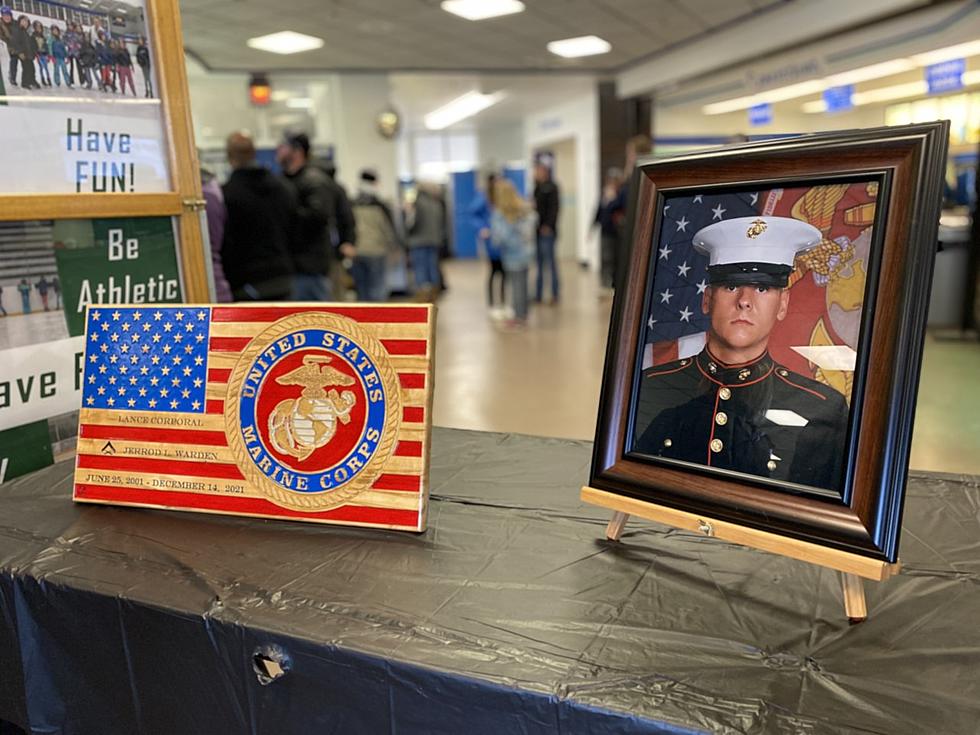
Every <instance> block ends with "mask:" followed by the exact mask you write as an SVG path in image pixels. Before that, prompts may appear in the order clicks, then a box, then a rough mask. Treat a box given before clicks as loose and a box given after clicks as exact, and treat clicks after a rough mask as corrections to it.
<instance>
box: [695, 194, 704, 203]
mask: <svg viewBox="0 0 980 735" xmlns="http://www.w3.org/2000/svg"><path fill="white" fill-rule="evenodd" d="M703 197H704V194H698V195H697V196H695V197H694V200H693V201H694V204H701V201H702V198H703Z"/></svg>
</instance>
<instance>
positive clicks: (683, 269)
mask: <svg viewBox="0 0 980 735" xmlns="http://www.w3.org/2000/svg"><path fill="white" fill-rule="evenodd" d="M689 270H691V266H689V265H688V264H687V261H686V260H685V261H684V262H683V263H682V264H681V265H679V266H677V275H679V276H686V275H687V272H688V271H689Z"/></svg>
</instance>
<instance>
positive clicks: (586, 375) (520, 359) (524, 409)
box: [434, 261, 980, 474]
mask: <svg viewBox="0 0 980 735" xmlns="http://www.w3.org/2000/svg"><path fill="white" fill-rule="evenodd" d="M446 274H447V275H446V278H447V281H448V283H449V285H450V289H449V291H448V292H447V293H446V294H445V296H444V297H443V298H442V299H441V300H440V302H439V316H438V336H437V342H436V393H435V410H434V422H435V423H436V424H437V425H439V426H452V427H459V428H467V429H483V430H489V431H514V432H521V433H526V434H538V435H542V436H559V437H569V438H576V439H592V438H593V436H594V432H595V419H596V406H597V403H598V399H599V383H600V380H601V378H602V364H603V360H604V356H605V345H606V332H607V329H608V324H609V311H610V307H611V301H610V300H609V299H608V298H602V297H601V296H600V292H599V288H598V284H597V283H596V278H595V275H594V273H592V272H589V271H584V270H580V269H579V268H578V267H577V266H575V265H574V264H572V263H566V264H565V265H564V267H563V272H562V276H563V283H562V287H563V289H564V292H563V294H562V303H561V304H560V305H559V306H540V307H537V308H536V309H535V310H534V311H533V313H532V315H531V320H530V324H529V326H528V328H527V329H526V330H524V331H522V332H501V331H499V330H498V329H496V328H495V327H494V325H493V323H492V322H491V320H490V319H489V317H488V315H487V310H486V296H485V288H486V286H485V270H484V266H483V265H482V264H481V263H476V262H468V261H463V262H450V263H447V264H446ZM911 465H912V467H913V468H916V469H928V470H936V471H942V472H964V473H970V474H980V343H977V342H958V341H945V340H940V339H936V338H934V337H932V336H931V335H930V336H929V337H927V340H926V350H925V358H924V360H923V371H922V380H921V383H920V388H919V402H918V408H917V413H916V423H915V434H914V438H913V442H912V460H911Z"/></svg>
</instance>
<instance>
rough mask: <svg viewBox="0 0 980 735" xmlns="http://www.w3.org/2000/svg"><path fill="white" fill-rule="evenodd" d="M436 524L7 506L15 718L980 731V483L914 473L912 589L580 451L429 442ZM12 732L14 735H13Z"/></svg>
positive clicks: (203, 726) (34, 488)
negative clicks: (648, 501) (628, 482)
mask: <svg viewBox="0 0 980 735" xmlns="http://www.w3.org/2000/svg"><path fill="white" fill-rule="evenodd" d="M432 446H433V454H432V500H431V505H430V515H429V530H428V531H427V532H426V533H424V534H420V535H413V534H405V533H397V532H390V533H387V532H381V533H379V532H369V531H363V530H358V529H353V528H340V527H326V526H316V525H304V524H299V523H290V522H284V521H262V520H254V519H244V518H232V517H225V516H209V515H195V514H186V513H169V512H162V511H148V510H138V509H126V508H110V507H98V506H76V505H73V504H72V502H71V499H70V498H71V471H72V467H71V463H62V464H59V465H56V466H54V467H51V468H49V469H47V470H43V471H41V472H38V473H35V474H33V475H31V476H28V477H25V478H21V479H18V480H15V481H13V482H11V483H9V484H5V485H3V486H2V487H0V721H7V722H8V723H13V724H14V725H17V726H19V727H21V728H24V729H25V730H26V731H28V732H31V733H38V734H40V733H45V734H49V733H50V734H54V733H58V734H60V735H73V734H76V733H79V734H85V735H87V734H89V733H92V734H96V735H108V734H111V733H125V734H126V735H133V734H134V733H144V734H156V733H161V734H167V735H170V734H175V733H179V734H180V735H191V734H193V733H202V734H209V735H210V734H222V735H223V734H225V733H230V734H234V733H254V734H265V733H270V734H271V733H275V734H276V735H286V734H289V733H304V734H306V733H317V734H319V733H397V734H398V735H402V734H405V733H465V734H466V735H478V734H482V733H495V734H497V733H555V732H558V733H626V732H644V733H659V732H691V731H694V732H701V731H705V732H722V733H727V732H738V733H742V732H751V733H755V732H758V733H763V732H765V733H783V732H785V733H800V732H804V733H870V732H883V733H884V732H890V733H895V732H941V733H947V734H948V733H967V732H976V729H977V723H978V722H980V625H978V623H977V621H978V620H980V584H978V582H980V484H978V480H977V479H976V478H972V477H964V476H952V475H933V474H915V473H914V474H913V476H912V478H911V481H910V486H909V498H908V502H907V507H906V514H905V519H906V520H905V530H904V533H903V539H902V545H901V549H902V561H903V570H902V572H901V574H900V575H899V576H897V577H895V578H893V579H890V580H888V581H887V582H884V583H881V584H871V583H868V584H867V594H868V607H869V619H868V621H867V622H865V623H863V624H861V625H857V626H850V625H848V623H847V620H846V618H845V616H844V614H843V608H842V601H841V591H840V582H839V577H838V574H837V573H835V572H832V571H829V570H825V569H821V568H818V567H813V566H809V565H807V564H803V563H801V562H796V561H793V560H789V559H785V558H782V557H778V556H774V555H771V554H766V553H763V552H759V551H754V550H751V549H745V548H741V547H737V546H735V545H731V544H727V543H725V542H721V541H718V540H716V539H706V538H702V537H698V536H696V535H694V534H690V533H686V532H682V531H677V530H672V529H668V528H666V527H663V526H659V525H656V524H652V523H648V522H645V521H640V520H633V521H631V522H630V524H629V525H628V526H627V530H626V533H625V535H624V537H623V541H622V543H618V544H617V543H612V542H607V541H605V540H604V538H603V531H604V527H605V524H606V521H607V520H608V512H606V511H603V510H601V509H598V508H593V507H590V506H586V505H583V504H581V503H580V502H579V501H578V490H579V487H580V486H581V485H582V484H583V483H584V482H585V481H586V479H587V476H588V465H589V460H590V451H591V447H590V445H589V444H588V443H586V442H575V441H565V440H557V439H543V438H534V437H526V436H517V435H504V434H488V433H477V432H466V431H455V430H448V429H436V430H435V432H434V435H433V444H432ZM0 731H2V726H0Z"/></svg>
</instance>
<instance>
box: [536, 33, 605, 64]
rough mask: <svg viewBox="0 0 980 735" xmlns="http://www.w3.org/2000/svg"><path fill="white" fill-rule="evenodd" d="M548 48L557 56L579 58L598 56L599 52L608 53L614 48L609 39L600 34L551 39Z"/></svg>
mask: <svg viewBox="0 0 980 735" xmlns="http://www.w3.org/2000/svg"><path fill="white" fill-rule="evenodd" d="M548 50H549V51H550V52H551V53H553V54H555V55H556V56H562V57H564V58H566V59H577V58H579V57H581V56H596V55H597V54H607V53H609V51H611V50H612V46H611V45H610V43H609V41H606V40H605V39H602V38H599V37H598V36H578V37H576V38H564V39H562V40H560V41H551V42H550V43H549V44H548Z"/></svg>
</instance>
